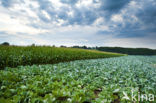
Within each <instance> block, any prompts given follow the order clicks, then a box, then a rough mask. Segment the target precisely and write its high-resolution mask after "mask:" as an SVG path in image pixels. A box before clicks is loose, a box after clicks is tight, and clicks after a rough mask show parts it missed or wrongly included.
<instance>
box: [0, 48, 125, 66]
mask: <svg viewBox="0 0 156 103" xmlns="http://www.w3.org/2000/svg"><path fill="white" fill-rule="evenodd" d="M116 56H122V54H117V53H108V52H100V51H95V50H83V49H73V48H56V47H46V46H42V47H41V46H35V45H32V46H29V47H18V46H0V69H4V68H5V67H16V66H19V65H32V64H54V63H58V62H66V61H72V60H80V59H95V58H107V57H116Z"/></svg>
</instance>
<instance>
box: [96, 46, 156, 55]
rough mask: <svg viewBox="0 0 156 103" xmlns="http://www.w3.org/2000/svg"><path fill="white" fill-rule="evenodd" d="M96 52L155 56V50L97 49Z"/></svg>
mask: <svg viewBox="0 0 156 103" xmlns="http://www.w3.org/2000/svg"><path fill="white" fill-rule="evenodd" d="M97 50H100V51H107V52H116V53H123V54H129V55H156V50H153V49H148V48H121V47H99V48H97Z"/></svg>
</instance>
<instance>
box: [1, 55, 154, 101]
mask: <svg viewBox="0 0 156 103" xmlns="http://www.w3.org/2000/svg"><path fill="white" fill-rule="evenodd" d="M153 64H156V56H149V57H148V56H123V57H117V58H106V59H92V60H78V61H73V62H66V63H58V64H53V65H38V66H37V65H33V66H21V67H17V68H7V69H5V70H0V103H156V102H155V101H154V100H156V68H155V67H153ZM132 90H133V92H132ZM125 94H126V95H127V96H128V98H129V99H125V98H123V97H124V96H125ZM132 94H133V95H134V96H135V97H134V98H135V99H134V98H133V97H132ZM143 94H145V95H147V98H150V99H148V100H146V99H145V98H146V97H144V98H143V101H142V99H140V101H139V99H138V98H139V96H140V95H143ZM150 94H152V96H151V95H150ZM154 96H155V97H154ZM132 98H133V99H132ZM151 98H153V99H151ZM154 98H155V99H154ZM134 100H136V101H134Z"/></svg>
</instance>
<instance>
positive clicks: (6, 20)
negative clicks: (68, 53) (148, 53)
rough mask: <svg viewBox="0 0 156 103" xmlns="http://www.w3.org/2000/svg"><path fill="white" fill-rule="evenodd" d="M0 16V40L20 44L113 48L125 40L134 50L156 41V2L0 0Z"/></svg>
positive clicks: (151, 0)
mask: <svg viewBox="0 0 156 103" xmlns="http://www.w3.org/2000/svg"><path fill="white" fill-rule="evenodd" d="M0 15H1V16H0V24H1V25H0V36H1V37H3V39H2V38H1V39H0V41H4V40H11V39H10V38H12V39H15V38H17V40H19V41H20V38H21V40H22V41H24V42H21V44H22V45H23V44H24V43H25V44H29V43H27V42H31V43H33V41H35V43H37V42H38V44H48V43H49V44H53V43H55V44H57V45H59V44H60V45H62V44H63V43H64V44H67V45H72V44H75V45H76V44H83V43H84V45H85V44H86V45H111V46H113V45H114V46H116V44H118V45H119V43H120V42H119V41H120V40H121V42H122V41H123V42H126V40H128V43H125V45H123V46H126V45H127V46H132V47H133V46H135V45H134V44H137V42H135V43H131V42H134V40H140V42H145V43H142V44H138V46H149V47H154V46H153V45H152V42H154V41H153V40H155V39H156V19H155V18H156V1H155V0H0ZM13 36H15V37H13ZM27 38H29V39H30V41H28V40H26V39H27ZM145 38H148V39H149V40H145ZM75 39H76V40H75ZM15 40H16V39H15ZM15 40H14V41H13V40H12V43H13V42H15ZM51 40H53V41H55V42H50V41H51ZM113 40H116V41H113ZM112 41H113V42H112ZM149 41H151V42H149ZM39 42H41V43H39ZM123 42H122V43H123ZM146 43H147V45H146ZM150 45H151V46H150ZM119 46H120V45H119Z"/></svg>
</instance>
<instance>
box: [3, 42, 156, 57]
mask: <svg viewBox="0 0 156 103" xmlns="http://www.w3.org/2000/svg"><path fill="white" fill-rule="evenodd" d="M1 45H4V46H9V45H10V44H9V43H8V42H4V43H2V44H1ZM31 46H35V44H32V45H31ZM53 47H55V46H54V45H53ZM60 47H63V48H67V47H66V46H64V45H61V46H60ZM70 48H80V49H93V50H99V51H106V52H114V53H122V54H129V55H156V49H149V48H123V47H97V46H96V47H87V46H72V47H70Z"/></svg>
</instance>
